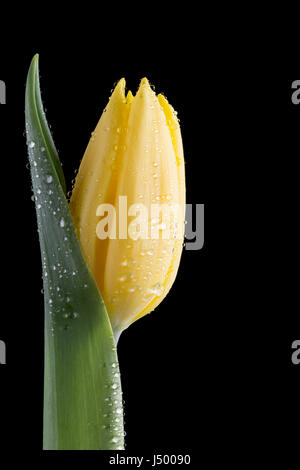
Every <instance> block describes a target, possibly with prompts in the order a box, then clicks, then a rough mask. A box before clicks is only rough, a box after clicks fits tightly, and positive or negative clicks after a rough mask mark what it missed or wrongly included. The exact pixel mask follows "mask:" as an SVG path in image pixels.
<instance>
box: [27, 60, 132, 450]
mask: <svg viewBox="0 0 300 470" xmlns="http://www.w3.org/2000/svg"><path fill="white" fill-rule="evenodd" d="M25 114H26V134H27V145H28V154H29V161H30V167H31V177H32V186H33V192H34V198H35V205H36V213H37V222H38V232H39V240H40V247H41V257H42V265H43V283H44V299H45V382H44V449H45V450H48V449H51V450H55V449H58V450H67V449H73V450H96V449H102V450H110V449H123V448H124V437H123V436H124V432H123V406H122V391H121V382H120V373H119V365H118V359H117V352H116V345H115V342H114V337H113V332H112V329H111V325H110V322H109V318H108V315H107V312H106V309H105V305H104V303H103V300H102V298H101V295H100V293H99V290H98V288H97V285H96V284H95V281H94V278H93V277H92V275H91V273H90V271H89V269H88V267H87V265H86V262H85V260H84V258H83V255H82V252H81V249H80V246H79V242H78V239H77V237H76V234H75V230H74V225H73V221H72V217H71V214H70V211H69V207H68V203H67V200H66V197H65V184H64V177H63V172H62V169H61V165H60V162H59V159H58V155H57V152H56V150H55V147H54V143H53V140H52V137H51V134H50V131H49V127H48V125H47V121H46V118H45V114H44V111H43V108H42V102H41V96H40V87H39V72H38V56H35V57H34V58H33V60H32V63H31V66H30V69H29V72H28V78H27V85H26V102H25ZM29 308H30V306H29Z"/></svg>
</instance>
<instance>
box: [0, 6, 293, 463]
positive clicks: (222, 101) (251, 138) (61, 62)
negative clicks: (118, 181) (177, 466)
mask: <svg viewBox="0 0 300 470" xmlns="http://www.w3.org/2000/svg"><path fill="white" fill-rule="evenodd" d="M90 15H91V16H92V15H93V12H92V11H91V12H90ZM83 23H84V20H83ZM104 23H105V21H104V20H103V19H101V21H100V25H98V26H97V28H98V29H95V28H96V27H95V24H94V22H93V23H92V26H91V28H90V29H89V28H86V29H84V30H83V29H82V30H81V29H79V30H78V31H77V33H76V32H75V31H74V30H72V34H71V33H70V31H69V30H68V29H67V28H64V27H62V25H60V29H59V36H58V31H57V30H56V26H57V25H55V24H53V25H52V27H51V35H50V36H49V33H48V34H46V33H45V32H41V31H37V32H36V36H37V38H36V40H34V41H32V40H31V41H29V40H28V38H27V36H26V34H23V40H22V38H20V39H19V41H18V42H17V43H11V45H7V47H5V48H4V49H3V50H2V51H1V63H0V79H1V80H4V81H5V83H6V86H7V104H6V105H5V106H1V107H0V133H1V161H2V169H1V181H2V184H1V187H0V190H1V201H2V204H1V213H2V215H1V219H2V224H1V225H2V237H3V241H2V259H3V273H4V279H3V280H2V281H1V284H2V302H1V303H2V308H1V315H0V339H2V340H4V341H5V342H6V345H7V365H6V366H0V367H1V368H0V397H1V398H0V400H1V404H0V406H1V433H2V435H1V442H0V446H1V452H2V451H3V452H4V451H7V452H10V453H11V452H15V450H16V449H19V450H20V451H21V452H22V453H23V455H27V456H30V457H31V458H36V459H43V461H44V463H45V462H46V460H47V459H51V458H52V457H53V456H54V455H59V453H55V452H42V410H43V403H42V396H43V395H42V394H43V297H42V294H41V289H42V279H41V266H40V254H39V244H38V234H37V230H36V220H35V211H34V205H33V202H32V201H31V190H30V186H31V183H30V175H29V170H28V168H26V164H27V155H26V146H25V137H24V92H25V81H26V74H27V70H28V67H29V64H30V61H31V58H32V56H33V55H34V54H35V53H36V52H38V53H39V54H40V73H41V88H42V97H43V101H44V106H45V108H46V114H47V118H48V122H49V123H50V126H51V130H52V132H53V136H54V140H55V143H56V146H57V148H58V151H59V155H60V159H61V161H62V163H63V168H64V172H65V176H66V181H67V182H68V183H69V188H68V189H69V190H70V189H71V180H72V179H73V178H74V171H75V170H76V169H77V168H78V166H79V162H80V159H81V158H82V155H83V153H84V150H85V147H86V145H87V142H88V140H89V136H90V132H91V131H92V130H93V129H94V127H95V125H96V123H97V122H98V119H99V117H100V115H101V112H102V110H103V109H104V107H105V105H106V103H107V100H108V98H109V96H110V93H111V89H112V88H113V86H114V85H115V83H116V82H117V81H118V80H119V79H120V78H121V77H125V78H126V84H127V89H131V90H132V91H133V92H135V91H136V89H137V87H138V84H139V80H140V79H141V78H142V77H144V76H146V77H147V78H148V79H149V81H150V83H151V84H153V85H154V86H155V90H156V92H162V93H164V94H165V95H166V96H167V97H168V99H169V101H170V103H171V104H172V105H173V106H174V108H175V109H176V110H177V111H178V117H179V119H180V122H181V128H182V136H183V143H184V150H185V159H186V180H187V202H188V203H194V204H196V203H204V204H205V243H204V247H203V249H202V250H200V251H187V250H184V251H183V256H182V262H181V265H180V270H179V273H178V276H177V279H176V281H175V284H174V286H173V288H172V290H171V292H170V293H169V295H168V296H167V297H166V299H165V300H164V301H163V303H162V304H161V305H160V306H159V307H158V308H157V309H156V311H155V312H154V313H152V314H151V315H148V316H146V317H145V318H143V319H141V320H140V321H138V322H136V323H135V324H133V325H132V326H131V327H130V328H129V329H128V330H127V331H125V332H124V333H123V334H122V336H121V338H120V342H119V346H118V351H119V361H120V368H121V374H122V385H123V394H124V400H125V430H126V432H127V435H126V454H128V455H151V454H153V453H164V454H170V453H175V454H190V455H192V458H193V463H196V462H197V461H198V462H201V461H202V460H203V459H204V458H206V457H208V458H209V460H210V464H211V465H212V466H213V464H214V461H215V460H216V459H218V458H221V459H222V460H223V461H228V462H232V461H234V460H235V458H236V456H237V451H238V450H241V449H242V450H243V449H245V452H244V457H245V459H247V460H250V459H252V458H253V457H254V456H255V454H256V450H257V449H262V448H263V449H264V450H267V452H266V456H267V459H269V458H271V456H274V454H276V455H277V454H278V453H279V451H283V453H284V452H285V449H286V448H283V447H282V441H281V436H283V435H285V436H288V441H289V443H290V445H289V447H290V446H291V448H293V445H292V442H293V440H294V439H295V438H296V436H297V434H296V428H297V423H299V410H298V408H299V407H298V406H297V404H299V398H298V397H297V390H299V385H300V381H299V373H300V365H299V366H298V367H297V366H294V365H292V363H291V352H292V351H291V344H292V342H293V341H294V340H295V339H299V319H298V315H297V312H296V310H297V306H296V305H294V301H293V295H294V293H295V291H296V287H297V286H296V278H293V277H292V276H291V272H290V269H289V268H288V262H287V259H289V260H290V259H291V258H294V257H295V260H296V253H295V251H294V249H293V246H294V245H293V242H294V241H296V234H297V231H296V224H295V226H294V222H293V220H294V219H295V211H294V210H296V200H297V198H298V195H297V192H296V188H297V178H296V174H295V162H296V160H297V157H298V154H297V152H298V139H297V133H298V132H299V130H298V128H299V125H298V123H299V122H300V106H299V107H298V108H297V107H295V106H294V105H292V103H291V99H290V96H291V83H292V81H293V80H286V81H284V80H282V81H280V80H278V81H276V83H275V81H272V80H268V78H267V77H264V76H263V75H259V74H257V73H255V69H254V71H253V70H252V75H249V74H248V75H246V74H245V68H244V67H243V66H242V65H241V63H240V62H238V61H236V58H237V57H239V56H238V55H237V56H235V51H230V52H229V51H228V50H226V48H223V47H222V44H218V45H217V46H214V45H213V44H211V43H210V42H209V40H208V38H206V39H207V41H208V42H206V43H203V42H202V38H201V37H200V32H199V34H198V35H195V37H194V36H191V33H189V38H188V41H186V40H185V41H183V39H182V38H181V37H178V36H179V35H178V34H177V35H175V34H174V31H173V29H172V28H170V29H169V30H168V29H167V30H166V28H165V26H164V25H163V23H162V22H158V23H157V22H156V23H153V22H152V23H151V22H150V23H147V24H143V25H142V26H141V27H140V28H137V29H134V30H133V31H134V32H133V34H132V37H131V38H130V40H129V38H128V36H127V32H128V28H129V27H130V12H128V14H127V16H126V18H124V23H123V24H122V29H121V34H116V30H117V29H118V28H117V27H116V24H115V23H114V21H113V20H112V19H110V20H109V22H108V23H109V24H108V25H106V27H105V24H104ZM104 28H105V29H104ZM149 28H151V31H152V35H151V38H150V40H148V39H149V33H148V31H149ZM100 30H101V31H102V33H101V34H100V32H99V31H100ZM104 31H105V32H104ZM153 31H155V35H153ZM119 32H120V29H119ZM153 36H154V37H155V40H154V39H153ZM147 38H148V39H147ZM208 43H209V47H207V44H208ZM6 44H8V42H6ZM296 78H297V77H296ZM256 91H257V93H256ZM267 95H268V99H269V101H268V103H267V98H266V96H267ZM252 99H253V101H252ZM278 131H279V132H278ZM275 147H276V149H275ZM279 175H280V176H279ZM262 183H263V184H262ZM286 186H287V187H288V189H286ZM285 201H289V205H288V206H287V205H286V203H285ZM261 210H262V212H263V217H260V216H259V215H258V213H261ZM273 215H274V216H275V217H274V218H273ZM273 221H274V224H273ZM269 222H270V224H269ZM268 225H270V226H271V227H272V229H271V233H270V235H266V233H269V232H267V231H265V228H264V227H266V226H268ZM273 227H274V229H273ZM283 227H286V228H287V230H288V231H289V234H290V235H289V239H290V242H291V243H290V244H289V245H288V246H287V247H286V248H285V249H284V250H283V248H282V244H281V243H282V242H281V240H282V234H283V232H284V229H283ZM257 242H258V245H259V249H256V248H254V245H255V244H256V243H257ZM261 250H262V253H261ZM274 253H276V258H275V257H274ZM272 255H273V256H272ZM295 264H296V261H295ZM281 266H283V268H281ZM269 268H271V271H272V273H269ZM283 273H284V274H283ZM273 278H274V279H273ZM274 301H275V302H274ZM278 442H280V445H278ZM269 444H270V445H269ZM289 450H291V449H289ZM67 454H70V453H69V452H68V453H67ZM77 454H78V453H77ZM83 454H84V455H85V457H84V458H87V457H86V453H81V455H83ZM92 454H94V453H91V454H90V455H92ZM98 455H99V453H98ZM105 455H109V453H105ZM77 458H78V457H77V456H76V459H77ZM97 458H100V457H97ZM101 458H103V456H102V457H101ZM254 459H255V457H254ZM106 461H107V460H106Z"/></svg>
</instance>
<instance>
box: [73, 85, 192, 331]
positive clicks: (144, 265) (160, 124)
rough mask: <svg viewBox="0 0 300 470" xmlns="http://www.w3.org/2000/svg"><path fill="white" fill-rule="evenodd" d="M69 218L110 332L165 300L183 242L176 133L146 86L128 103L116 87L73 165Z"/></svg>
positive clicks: (170, 113) (166, 109)
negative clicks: (78, 162) (76, 169)
mask: <svg viewBox="0 0 300 470" xmlns="http://www.w3.org/2000/svg"><path fill="white" fill-rule="evenodd" d="M70 210H71V213H72V217H73V220H74V224H75V228H76V231H77V235H78V238H79V241H80V244H81V247H82V250H83V253H84V255H85V258H86V261H87V264H88V266H89V268H90V270H91V272H92V273H93V275H94V277H95V280H96V282H97V284H98V287H99V290H100V292H101V294H102V297H103V300H104V302H105V304H106V307H107V311H108V314H109V317H110V320H111V324H112V327H113V329H114V331H115V332H120V331H122V330H123V329H125V328H127V327H128V326H129V325H130V324H131V323H133V322H134V321H135V320H137V319H138V318H141V317H142V316H144V315H146V314H147V313H150V312H151V311H152V310H154V308H155V307H156V306H157V305H158V304H159V303H160V302H161V301H162V299H163V298H164V297H165V296H166V295H167V293H168V291H169V290H170V288H171V286H172V284H173V282H174V280H175V277H176V274H177V270H178V266H179V261H180V257H181V252H182V244H183V236H184V214H185V176H184V159H183V148H182V141H181V133H180V127H179V123H178V120H177V117H176V113H175V112H174V110H173V108H172V107H171V106H170V104H169V103H168V101H167V100H166V98H165V97H163V96H162V95H158V96H156V94H155V93H154V91H153V90H152V89H151V87H150V86H149V83H148V81H147V79H145V78H144V79H143V80H142V81H141V83H140V87H139V90H138V92H137V94H136V96H135V97H133V95H132V94H131V92H128V94H127V96H125V80H124V79H121V80H120V81H119V83H118V84H117V86H116V88H115V90H114V91H113V94H112V96H111V98H110V100H109V103H108V105H107V107H106V109H105V110H104V112H103V114H102V116H101V119H100V121H99V123H98V125H97V127H96V129H95V131H94V132H93V133H92V137H91V139H90V142H89V144H88V147H87V149H86V152H85V154H84V157H83V160H82V162H81V165H80V168H79V172H78V175H77V178H76V182H75V185H74V188H73V192H72V197H71V201H70ZM105 214H107V216H106V217H102V219H101V216H105ZM133 217H134V219H133ZM105 229H107V231H105Z"/></svg>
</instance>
